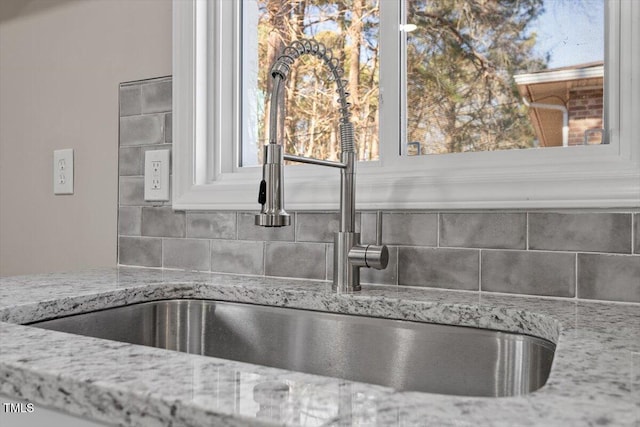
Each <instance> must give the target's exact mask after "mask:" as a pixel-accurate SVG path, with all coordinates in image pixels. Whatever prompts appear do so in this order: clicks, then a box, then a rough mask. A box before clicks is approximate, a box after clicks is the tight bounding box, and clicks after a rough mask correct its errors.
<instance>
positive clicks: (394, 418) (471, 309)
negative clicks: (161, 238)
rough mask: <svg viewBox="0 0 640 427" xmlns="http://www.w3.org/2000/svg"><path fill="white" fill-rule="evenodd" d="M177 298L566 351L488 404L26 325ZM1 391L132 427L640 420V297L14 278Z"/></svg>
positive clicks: (148, 278) (183, 276)
mask: <svg viewBox="0 0 640 427" xmlns="http://www.w3.org/2000/svg"><path fill="white" fill-rule="evenodd" d="M170 298H204V299H215V300H224V301H237V302H250V303H255V304H265V305H274V306H286V307H295V308H303V309H313V310H320V311H330V312H339V313H351V314H364V315H372V316H378V317H392V318H396V319H409V320H414V321H416V320H417V321H428V322H436V323H444V324H451V325H464V326H473V327H484V328H491V329H496V330H503V331H510V332H521V333H527V334H531V335H534V336H539V337H542V338H546V339H549V340H551V341H553V342H556V344H557V348H556V354H555V357H554V361H553V367H552V370H551V374H550V377H549V380H548V382H547V384H546V385H545V386H544V387H543V388H541V389H540V390H538V391H536V392H534V393H531V394H528V395H525V396H520V397H509V398H478V397H457V396H447V395H439V394H428V393H419V392H398V391H395V390H393V389H390V388H386V387H381V386H374V385H370V384H363V383H356V382H350V381H345V380H339V379H335V378H327V377H320V376H315V375H309V374H302V373H297V372H291V371H285V370H281V369H275V368H267V367H263V366H257V365H251V364H247V363H240V362H234V361H228V360H223V359H216V358H211V357H205V356H198V355H189V354H184V353H179V352H174V351H169V350H162V349H156V348H151V347H144V346H138V345H132V344H125V343H119V342H114V341H106V340H101V339H96V338H90V337H82V336H77V335H70V334H64V333H60V332H54V331H47V330H42V329H37V328H33V327H28V326H22V325H21V324H22V323H28V322H33V321H37V320H42V319H47V318H52V317H58V316H62V315H67V314H73V313H81V312H87V311H92V310H96V309H101V308H106V307H114V306H120V305H125V304H130V303H135V302H142V301H152V300H159V299H170ZM271 381H276V382H286V383H287V384H289V386H290V390H291V391H290V393H289V395H288V396H287V398H286V399H284V400H283V399H282V397H281V396H280V395H278V393H279V392H278V391H277V390H275V391H274V395H273V396H271V397H272V398H273V399H274V401H275V402H276V403H277V405H276V407H277V408H278V409H277V410H275V409H272V410H264V408H261V407H260V405H259V403H257V402H256V400H255V399H256V396H255V395H254V387H255V386H258V385H264V384H267V383H269V382H271ZM258 389H261V392H262V393H267V396H266V398H267V399H268V398H269V396H268V390H267V391H265V390H264V387H258ZM0 394H4V395H7V396H11V397H15V398H24V399H28V400H30V401H32V402H34V403H36V404H40V405H44V406H48V407H52V408H58V409H61V410H63V411H65V412H67V413H70V414H74V415H79V416H84V417H89V418H93V419H97V420H101V421H104V422H108V423H114V422H116V423H118V424H122V425H144V426H148V425H171V426H209V425H224V426H240V425H245V426H246V425H251V426H255V425H305V426H316V425H331V426H351V425H359V426H373V425H380V426H387V425H389V426H414V425H415V426H425V425H433V426H591V425H594V426H595V425H611V426H639V425H640V305H639V304H620V303H601V302H587V301H576V300H560V299H544V298H532V297H522V296H505V295H491V294H487V293H482V294H480V293H476V292H460V291H441V290H433V289H416V288H403V287H387V286H364V287H363V291H362V292H360V293H359V294H357V295H352V296H349V295H345V296H339V295H335V294H332V293H331V292H330V289H329V284H327V283H325V282H313V281H301V280H287V279H270V278H264V277H250V276H234V275H220V274H210V273H189V272H182V271H169V270H151V269H137V268H135V269H134V268H112V269H101V270H91V271H84V272H76V273H59V274H44V275H33V276H17V277H7V278H1V279H0ZM345 394H347V395H349V396H350V400H351V404H350V405H348V407H347V408H345V405H344V404H342V405H340V402H341V399H344V396H345ZM261 398H262V399H264V398H265V396H261ZM278 399H280V400H278Z"/></svg>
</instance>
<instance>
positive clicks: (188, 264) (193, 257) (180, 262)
mask: <svg viewBox="0 0 640 427" xmlns="http://www.w3.org/2000/svg"><path fill="white" fill-rule="evenodd" d="M210 246H211V245H210V242H209V241H208V240H202V239H162V266H163V267H165V268H180V269H183V270H198V271H209V270H211V249H210Z"/></svg>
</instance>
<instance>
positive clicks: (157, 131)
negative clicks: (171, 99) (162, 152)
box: [120, 114, 165, 146]
mask: <svg viewBox="0 0 640 427" xmlns="http://www.w3.org/2000/svg"><path fill="white" fill-rule="evenodd" d="M164 120H165V119H164V114H147V115H143V116H128V117H121V118H120V146H128V145H147V144H163V143H164Z"/></svg>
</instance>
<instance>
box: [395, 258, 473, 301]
mask: <svg viewBox="0 0 640 427" xmlns="http://www.w3.org/2000/svg"><path fill="white" fill-rule="evenodd" d="M479 256H480V251H478V250H475V249H443V248H416V247H400V248H399V249H398V283H399V284H400V285H406V286H428V287H432V288H447V289H464V290H478V283H479V274H480V269H479Z"/></svg>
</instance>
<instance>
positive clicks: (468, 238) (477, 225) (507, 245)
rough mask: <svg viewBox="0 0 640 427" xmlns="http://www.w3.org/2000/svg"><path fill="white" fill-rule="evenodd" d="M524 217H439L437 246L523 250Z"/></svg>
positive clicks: (450, 214)
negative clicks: (438, 241) (438, 242)
mask: <svg viewBox="0 0 640 427" xmlns="http://www.w3.org/2000/svg"><path fill="white" fill-rule="evenodd" d="M526 235H527V215H526V214H525V213H493V212H491V213H442V214H440V246H443V247H459V248H487V249H525V246H526Z"/></svg>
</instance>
